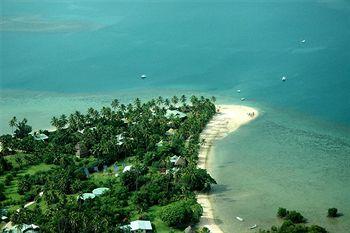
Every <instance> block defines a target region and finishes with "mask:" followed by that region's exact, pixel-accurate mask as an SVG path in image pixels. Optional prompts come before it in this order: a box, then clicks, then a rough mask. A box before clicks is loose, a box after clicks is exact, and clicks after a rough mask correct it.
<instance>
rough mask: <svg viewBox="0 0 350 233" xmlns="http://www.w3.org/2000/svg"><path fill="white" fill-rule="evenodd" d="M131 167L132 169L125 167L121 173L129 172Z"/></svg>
mask: <svg viewBox="0 0 350 233" xmlns="http://www.w3.org/2000/svg"><path fill="white" fill-rule="evenodd" d="M131 167H132V165H128V166H125V167H124V169H123V173H124V172H128V171H130V170H131Z"/></svg>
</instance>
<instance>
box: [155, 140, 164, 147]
mask: <svg viewBox="0 0 350 233" xmlns="http://www.w3.org/2000/svg"><path fill="white" fill-rule="evenodd" d="M163 144H164V142H163V140H160V141H159V142H158V143H157V144H156V146H158V147H160V146H163Z"/></svg>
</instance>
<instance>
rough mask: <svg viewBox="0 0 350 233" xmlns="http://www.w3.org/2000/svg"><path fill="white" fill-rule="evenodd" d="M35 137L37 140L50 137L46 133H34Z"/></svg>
mask: <svg viewBox="0 0 350 233" xmlns="http://www.w3.org/2000/svg"><path fill="white" fill-rule="evenodd" d="M33 137H34V140H36V141H45V140H46V139H48V138H49V137H48V136H47V135H46V134H43V133H34V135H33Z"/></svg>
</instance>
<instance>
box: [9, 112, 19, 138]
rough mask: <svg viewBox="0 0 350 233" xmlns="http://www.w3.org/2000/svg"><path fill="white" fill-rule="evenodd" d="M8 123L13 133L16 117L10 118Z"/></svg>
mask: <svg viewBox="0 0 350 233" xmlns="http://www.w3.org/2000/svg"><path fill="white" fill-rule="evenodd" d="M9 125H10V127H11V128H12V134H13V127H15V126H16V125H17V118H16V117H15V116H14V117H13V118H12V119H11V120H10V122H9Z"/></svg>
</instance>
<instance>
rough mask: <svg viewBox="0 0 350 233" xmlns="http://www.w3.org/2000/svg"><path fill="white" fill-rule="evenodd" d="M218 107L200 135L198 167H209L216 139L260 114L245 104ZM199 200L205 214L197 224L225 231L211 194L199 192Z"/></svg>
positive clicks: (220, 231) (218, 232)
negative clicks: (211, 199)
mask: <svg viewBox="0 0 350 233" xmlns="http://www.w3.org/2000/svg"><path fill="white" fill-rule="evenodd" d="M216 109H217V110H218V112H217V113H216V114H215V115H214V117H213V118H212V119H211V120H210V122H209V123H208V124H207V126H206V127H205V129H204V130H203V132H202V133H201V135H200V139H204V143H203V144H202V145H201V147H200V149H199V154H198V164H197V167H198V168H202V169H207V168H208V164H207V162H208V156H209V153H210V152H211V149H212V147H213V145H214V143H215V141H216V140H220V139H223V138H224V137H226V136H227V135H228V134H230V133H232V132H234V131H236V130H237V129H238V128H239V127H240V126H242V125H245V124H247V123H249V122H250V121H252V120H254V119H256V118H257V117H258V116H259V112H258V110H256V109H254V108H252V107H248V106H243V105H217V106H216ZM197 201H198V203H199V204H201V205H202V207H203V215H202V217H201V219H200V221H199V223H197V225H196V226H197V227H200V228H201V227H207V228H208V229H209V230H210V232H211V233H223V231H222V230H221V229H220V227H219V226H218V225H217V224H216V223H215V219H214V214H213V208H212V205H211V202H210V200H209V194H204V193H200V194H197Z"/></svg>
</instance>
